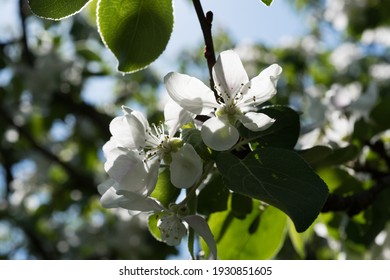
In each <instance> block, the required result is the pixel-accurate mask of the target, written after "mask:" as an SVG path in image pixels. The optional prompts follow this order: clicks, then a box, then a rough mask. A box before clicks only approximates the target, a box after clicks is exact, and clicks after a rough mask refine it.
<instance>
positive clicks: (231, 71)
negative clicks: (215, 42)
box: [212, 50, 249, 101]
mask: <svg viewBox="0 0 390 280" xmlns="http://www.w3.org/2000/svg"><path fill="white" fill-rule="evenodd" d="M212 74H213V78H214V82H215V85H216V86H217V88H219V89H220V90H221V93H222V95H224V93H225V92H226V93H228V95H229V96H230V97H231V98H234V96H235V95H236V93H237V92H238V91H239V89H240V88H241V87H242V85H243V84H246V83H247V82H248V81H249V79H248V75H247V73H246V71H245V68H244V66H243V65H242V62H241V59H240V57H239V56H238V54H237V53H235V52H234V51H233V50H227V51H223V52H221V53H220V55H219V57H218V59H217V62H216V63H215V65H214V67H213V71H212ZM222 97H223V98H224V96H222ZM224 99H225V98H224ZM225 101H226V100H225Z"/></svg>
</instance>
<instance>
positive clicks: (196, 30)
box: [161, 0, 305, 60]
mask: <svg viewBox="0 0 390 280" xmlns="http://www.w3.org/2000/svg"><path fill="white" fill-rule="evenodd" d="M174 5H175V26H174V30H173V33H172V36H171V39H170V41H169V43H168V46H167V49H166V51H165V53H164V54H163V55H162V57H161V59H163V60H169V58H170V59H172V58H174V57H175V54H177V53H178V51H180V50H181V49H183V48H188V47H191V46H193V45H197V44H199V42H202V41H203V37H202V33H201V29H200V26H199V22H198V19H197V17H196V14H195V11H194V8H193V6H192V5H191V3H190V1H184V0H174ZM202 5H203V9H204V11H205V12H206V11H209V10H211V11H213V13H214V24H213V30H214V31H215V30H218V29H219V28H223V29H224V30H227V31H228V32H229V33H230V34H231V36H232V37H233V39H234V40H235V41H236V42H248V41H249V42H261V43H265V44H267V45H273V46H275V45H277V44H280V43H281V42H283V40H286V39H288V38H292V37H296V36H299V35H302V34H304V33H305V19H304V16H303V15H302V14H298V13H297V12H296V11H295V10H294V8H293V7H292V6H291V3H290V2H289V1H287V0H274V2H273V3H272V5H271V6H270V7H267V6H265V5H264V4H263V3H262V2H261V1H260V0H241V1H238V0H203V1H202Z"/></svg>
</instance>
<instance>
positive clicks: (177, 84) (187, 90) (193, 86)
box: [164, 72, 219, 115]
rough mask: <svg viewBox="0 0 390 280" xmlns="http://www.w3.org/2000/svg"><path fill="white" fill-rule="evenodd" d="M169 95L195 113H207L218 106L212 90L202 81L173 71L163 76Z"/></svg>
mask: <svg viewBox="0 0 390 280" xmlns="http://www.w3.org/2000/svg"><path fill="white" fill-rule="evenodd" d="M164 83H165V87H166V89H167V91H168V94H169V96H170V97H171V98H172V99H173V100H174V101H175V102H177V103H178V104H179V105H180V106H181V107H182V108H184V109H186V110H187V111H190V112H191V113H193V114H196V115H207V114H209V113H211V112H212V111H213V110H214V108H216V107H219V104H218V103H217V101H216V100H215V97H214V93H213V91H212V90H211V89H210V88H209V87H207V86H206V85H205V84H204V83H203V82H202V81H200V80H198V79H196V78H194V77H191V76H188V75H185V74H179V73H175V72H171V73H168V74H167V75H166V76H165V77H164Z"/></svg>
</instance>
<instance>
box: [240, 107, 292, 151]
mask: <svg viewBox="0 0 390 280" xmlns="http://www.w3.org/2000/svg"><path fill="white" fill-rule="evenodd" d="M259 113H263V114H266V115H268V116H270V117H271V118H274V119H275V123H274V124H273V125H272V126H271V127H270V128H268V129H267V130H265V131H259V132H253V131H251V130H249V129H247V128H246V127H244V126H240V127H239V131H240V134H241V136H242V137H244V138H246V139H249V140H250V141H251V142H257V143H259V144H260V146H262V147H264V146H272V147H280V148H286V149H292V148H294V146H295V144H296V143H297V140H298V137H299V131H300V123H299V115H298V113H297V112H295V111H294V110H293V109H291V108H290V107H287V106H269V107H264V108H262V109H261V110H260V111H259Z"/></svg>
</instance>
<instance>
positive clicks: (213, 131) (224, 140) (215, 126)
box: [201, 118, 239, 151]
mask: <svg viewBox="0 0 390 280" xmlns="http://www.w3.org/2000/svg"><path fill="white" fill-rule="evenodd" d="M201 136H202V139H203V142H204V143H205V144H206V145H207V146H209V147H210V148H211V149H213V150H216V151H226V150H228V149H230V148H231V147H233V145H234V144H236V143H237V141H238V138H239V133H238V131H237V129H236V128H235V127H234V126H233V125H231V124H230V123H228V122H227V121H223V120H222V119H221V118H210V119H208V120H207V121H205V122H204V123H203V126H202V130H201Z"/></svg>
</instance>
